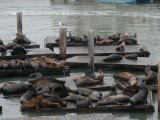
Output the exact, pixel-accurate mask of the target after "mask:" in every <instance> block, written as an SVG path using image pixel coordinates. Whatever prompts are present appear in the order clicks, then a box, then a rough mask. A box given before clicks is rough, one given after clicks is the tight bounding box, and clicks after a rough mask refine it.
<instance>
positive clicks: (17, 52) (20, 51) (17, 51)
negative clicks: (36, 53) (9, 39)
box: [11, 45, 27, 55]
mask: <svg viewBox="0 0 160 120" xmlns="http://www.w3.org/2000/svg"><path fill="white" fill-rule="evenodd" d="M25 54H27V51H26V49H25V48H24V47H22V46H20V45H16V46H14V47H13V50H12V51H11V55H25Z"/></svg>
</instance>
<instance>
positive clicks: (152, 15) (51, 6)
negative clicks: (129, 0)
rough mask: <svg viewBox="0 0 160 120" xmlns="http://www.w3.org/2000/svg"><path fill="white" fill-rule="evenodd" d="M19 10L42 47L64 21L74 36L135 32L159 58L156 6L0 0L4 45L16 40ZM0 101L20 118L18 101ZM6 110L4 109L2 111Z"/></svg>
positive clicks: (76, 0)
mask: <svg viewBox="0 0 160 120" xmlns="http://www.w3.org/2000/svg"><path fill="white" fill-rule="evenodd" d="M19 11H22V12H23V28H24V30H23V31H24V33H25V34H26V36H27V37H29V38H30V39H31V40H33V41H35V42H37V43H39V44H40V45H41V46H42V47H43V45H44V43H43V42H44V38H45V37H46V36H57V35H58V34H59V33H58V28H59V26H58V23H59V22H63V23H64V24H65V26H66V27H67V28H68V30H69V31H71V32H73V33H75V34H77V33H78V34H80V33H83V32H84V31H86V30H88V29H94V30H95V31H96V33H97V34H102V35H108V34H111V33H113V32H124V31H128V32H131V33H137V35H138V42H139V43H140V44H142V45H145V46H147V48H148V49H149V50H150V51H151V57H156V58H157V59H158V57H159V55H160V41H159V39H160V35H159V32H160V20H159V19H160V5H159V4H139V5H136V4H101V3H98V2H96V0H1V1H0V18H1V19H0V38H1V39H2V40H4V42H5V43H6V42H8V41H9V40H13V39H14V38H15V33H16V12H19ZM73 72H74V71H73ZM105 76H106V77H109V76H111V73H108V74H107V73H106V75H105ZM13 79H14V80H16V79H17V78H13ZM17 80H19V79H17ZM0 101H2V102H1V104H8V105H13V106H16V107H15V108H16V110H17V116H21V112H20V111H19V103H18V101H17V100H14V101H13V102H12V100H10V99H8V100H7V101H5V100H4V99H3V100H2V99H1V100H0ZM153 102H154V101H153ZM154 105H155V106H157V102H154ZM9 107H10V106H9ZM9 107H8V106H7V107H6V108H5V111H7V110H8V108H9ZM15 112H16V111H15ZM7 113H9V112H5V113H3V114H2V115H4V116H7ZM14 114H15V113H14ZM15 115H16V114H15ZM25 115H28V114H25ZM114 115H115V116H116V117H118V119H126V120H127V119H134V120H135V119H144V120H145V119H148V120H149V119H151V118H154V119H157V112H155V113H153V114H146V113H114ZM142 116H143V117H142Z"/></svg>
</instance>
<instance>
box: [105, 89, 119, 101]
mask: <svg viewBox="0 0 160 120" xmlns="http://www.w3.org/2000/svg"><path fill="white" fill-rule="evenodd" d="M112 95H117V90H116V87H115V86H112V87H111V90H110V92H109V93H108V94H107V95H106V94H103V95H102V100H104V99H106V98H108V97H109V96H112Z"/></svg>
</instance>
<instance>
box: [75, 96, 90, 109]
mask: <svg viewBox="0 0 160 120" xmlns="http://www.w3.org/2000/svg"><path fill="white" fill-rule="evenodd" d="M91 105H92V98H90V97H87V98H86V99H84V100H81V101H78V102H76V106H77V108H89V106H91Z"/></svg>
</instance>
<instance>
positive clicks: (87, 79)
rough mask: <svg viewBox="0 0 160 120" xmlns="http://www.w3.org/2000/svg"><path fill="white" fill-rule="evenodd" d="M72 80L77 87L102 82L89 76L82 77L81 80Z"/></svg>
mask: <svg viewBox="0 0 160 120" xmlns="http://www.w3.org/2000/svg"><path fill="white" fill-rule="evenodd" d="M74 81H75V83H76V85H77V86H79V87H82V86H90V85H96V84H98V83H101V82H102V81H100V80H95V79H93V78H90V77H82V78H81V80H74Z"/></svg>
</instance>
